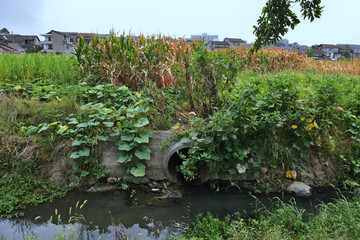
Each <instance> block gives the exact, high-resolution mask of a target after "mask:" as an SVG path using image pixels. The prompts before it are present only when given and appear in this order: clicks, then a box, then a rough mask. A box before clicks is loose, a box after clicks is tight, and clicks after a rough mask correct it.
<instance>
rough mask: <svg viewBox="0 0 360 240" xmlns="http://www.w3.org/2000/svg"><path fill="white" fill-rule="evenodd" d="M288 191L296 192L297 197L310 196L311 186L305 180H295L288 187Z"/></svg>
mask: <svg viewBox="0 0 360 240" xmlns="http://www.w3.org/2000/svg"><path fill="white" fill-rule="evenodd" d="M286 191H287V192H289V193H294V194H295V195H296V196H297V197H310V196H311V194H312V192H311V187H310V186H308V185H306V184H305V183H303V182H298V181H293V182H292V183H291V184H290V185H289V186H288V187H287V188H286Z"/></svg>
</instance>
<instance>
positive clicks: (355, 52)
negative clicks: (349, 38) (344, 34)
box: [338, 44, 360, 58]
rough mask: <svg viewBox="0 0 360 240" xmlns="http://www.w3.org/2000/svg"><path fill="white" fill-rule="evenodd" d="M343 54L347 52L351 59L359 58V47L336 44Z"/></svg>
mask: <svg viewBox="0 0 360 240" xmlns="http://www.w3.org/2000/svg"><path fill="white" fill-rule="evenodd" d="M338 46H339V47H340V49H341V51H342V52H343V53H345V52H348V53H349V54H350V57H351V58H360V45H356V44H338Z"/></svg>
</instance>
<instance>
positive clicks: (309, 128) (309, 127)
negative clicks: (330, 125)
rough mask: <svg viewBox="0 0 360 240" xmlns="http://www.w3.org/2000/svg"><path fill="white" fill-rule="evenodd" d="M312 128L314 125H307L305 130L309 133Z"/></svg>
mask: <svg viewBox="0 0 360 240" xmlns="http://www.w3.org/2000/svg"><path fill="white" fill-rule="evenodd" d="M313 127H314V124H309V125H308V126H307V127H306V130H308V131H310V130H311V129H313Z"/></svg>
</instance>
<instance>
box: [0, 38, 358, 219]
mask: <svg viewBox="0 0 360 240" xmlns="http://www.w3.org/2000/svg"><path fill="white" fill-rule="evenodd" d="M246 50H247V49H228V50H222V51H215V52H210V51H208V50H207V49H206V48H205V46H204V45H202V44H201V43H194V44H192V45H186V44H185V42H184V41H173V40H171V39H169V38H167V37H163V36H158V37H144V36H141V37H140V38H139V40H138V41H135V40H134V39H133V38H132V37H131V36H127V37H125V36H123V35H121V36H120V37H117V36H115V35H113V36H111V37H109V38H108V39H106V40H102V39H98V38H97V37H96V36H95V37H94V38H93V39H92V40H91V41H90V42H85V41H83V40H82V39H81V40H80V42H79V46H78V48H77V50H76V53H75V56H54V55H40V54H26V55H21V56H17V55H1V56H0V87H1V89H0V99H1V101H0V112H1V114H0V124H1V127H0V139H1V140H0V141H1V142H0V161H1V168H0V177H1V181H2V182H3V183H6V186H4V187H2V190H0V191H2V192H5V191H7V190H6V189H12V190H13V191H14V192H11V193H10V192H9V194H5V195H2V196H3V197H4V200H2V199H1V202H3V203H4V204H2V205H0V206H1V208H0V212H1V213H6V214H9V213H10V212H12V211H16V210H18V209H21V208H23V207H25V205H26V204H37V203H40V202H41V201H46V200H51V199H52V198H53V197H55V196H58V195H61V193H62V192H64V191H65V190H66V189H67V188H68V185H69V184H72V185H71V186H73V185H74V183H75V184H76V183H80V184H85V183H87V182H88V183H89V182H90V183H91V182H94V181H96V180H99V179H101V178H104V177H106V175H107V170H106V169H104V167H103V166H102V165H101V164H99V159H100V157H99V156H100V150H99V142H101V141H109V140H114V141H116V143H117V145H118V149H119V154H118V157H117V161H118V162H119V163H127V164H128V166H129V167H128V170H127V174H128V176H130V177H131V178H132V181H133V182H137V181H138V180H139V178H140V177H143V176H145V175H146V167H147V161H148V160H149V159H150V156H151V151H150V148H149V147H147V145H146V144H147V143H148V142H149V139H150V138H151V136H152V131H153V130H159V129H170V128H173V129H174V131H175V132H176V133H177V136H176V138H178V139H179V140H180V139H181V141H189V140H191V141H193V142H194V148H192V149H191V150H190V151H189V154H188V156H183V157H184V161H183V163H182V165H181V166H180V169H179V171H181V172H182V173H183V174H184V176H185V177H186V178H187V179H194V178H196V177H197V168H198V167H199V166H201V165H206V166H208V167H210V168H211V173H210V178H211V179H212V180H214V181H216V180H218V179H219V178H220V177H221V176H224V175H226V176H228V175H232V176H235V177H236V178H237V179H239V180H241V179H246V178H247V177H248V176H255V177H260V178H261V177H264V176H267V175H269V177H270V178H271V177H272V176H271V173H272V171H273V170H276V171H277V172H278V173H279V174H280V175H279V176H277V178H280V179H281V178H285V173H286V172H287V171H288V170H292V171H296V172H297V173H298V176H300V177H303V176H305V175H306V174H307V172H306V170H307V168H308V167H309V164H310V163H311V162H313V161H316V162H319V163H324V164H325V163H326V164H327V165H328V166H329V170H331V171H329V173H328V174H329V175H328V178H329V179H330V178H331V181H332V182H334V181H335V182H341V181H343V180H345V179H349V178H350V179H353V180H354V179H355V180H356V179H359V174H360V120H359V115H360V113H359V109H360V103H359V96H360V91H359V90H360V89H359V86H360V85H359V81H360V78H359V77H358V75H350V74H353V73H356V72H357V71H359V66H360V65H359V64H358V61H346V60H345V61H342V62H339V63H331V64H330V63H328V62H320V63H319V64H322V65H321V66H322V67H321V68H319V70H318V65H317V64H318V63H317V62H316V64H315V62H313V61H312V59H310V60H308V59H307V58H306V57H305V56H301V55H298V54H296V53H292V52H290V53H289V52H286V51H276V50H274V51H273V50H271V49H265V50H262V51H259V52H257V53H254V54H253V55H252V56H251V58H246V57H245V56H246ZM336 64H338V65H336ZM340 68H341V71H340V70H339V71H340V72H341V73H348V74H337V71H338V69H340ZM349 69H350V70H349ZM348 70H349V71H348ZM323 72H326V73H323ZM328 72H331V73H332V74H329V73H328ZM54 165H55V166H57V167H62V168H63V169H65V170H66V171H68V172H70V171H73V173H71V174H70V173H69V174H70V175H69V176H68V177H67V178H66V180H62V181H63V182H61V183H60V184H61V187H55V186H54V185H53V184H52V183H49V181H48V179H49V178H50V179H52V176H51V174H50V169H51V168H52V167H53V166H54ZM29 173H31V174H29ZM331 174H332V175H331ZM14 179H16V181H15V180H14ZM52 180H53V179H52ZM22 182H27V183H29V184H22V187H23V188H21V189H20V188H18V187H17V186H18V185H19V183H22ZM30 183H31V184H30ZM127 184H128V183H126V182H124V183H123V185H124V186H127ZM25 191H27V192H28V193H29V194H28V195H24V194H22V193H23V192H25ZM11 196H18V197H15V198H14V199H13V200H9V199H10V198H11ZM21 197H23V199H20V198H21Z"/></svg>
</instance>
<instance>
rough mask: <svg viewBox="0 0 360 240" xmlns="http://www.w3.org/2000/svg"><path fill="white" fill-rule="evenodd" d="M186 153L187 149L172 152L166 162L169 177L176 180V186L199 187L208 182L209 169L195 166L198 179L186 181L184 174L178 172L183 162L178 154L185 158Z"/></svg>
mask: <svg viewBox="0 0 360 240" xmlns="http://www.w3.org/2000/svg"><path fill="white" fill-rule="evenodd" d="M188 152H189V148H182V149H179V150H178V151H176V152H174V153H173V154H172V155H171V156H170V159H169V161H168V166H167V167H168V171H169V173H170V174H171V176H173V179H174V180H175V179H176V183H177V184H178V185H201V184H203V183H204V182H206V181H207V180H208V175H209V171H210V169H209V167H207V166H202V165H198V166H196V168H197V173H198V174H197V175H198V177H197V178H196V179H194V180H192V181H187V180H186V179H185V177H184V174H182V173H181V171H180V166H181V164H182V162H183V159H182V158H181V157H180V156H179V153H180V155H181V154H183V155H185V156H187V154H188Z"/></svg>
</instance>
